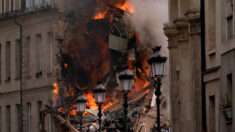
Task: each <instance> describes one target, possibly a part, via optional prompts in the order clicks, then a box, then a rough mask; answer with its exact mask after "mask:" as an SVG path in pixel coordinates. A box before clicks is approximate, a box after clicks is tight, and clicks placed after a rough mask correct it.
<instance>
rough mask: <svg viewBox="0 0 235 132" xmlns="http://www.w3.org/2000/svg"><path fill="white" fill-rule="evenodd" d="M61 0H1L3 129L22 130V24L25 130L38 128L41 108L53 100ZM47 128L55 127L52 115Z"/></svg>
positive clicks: (3, 131) (0, 123) (0, 128)
mask: <svg viewBox="0 0 235 132" xmlns="http://www.w3.org/2000/svg"><path fill="white" fill-rule="evenodd" d="M61 3H62V2H61V1H60V0H57V1H55V0H44V1H41V0H14V1H13V0H0V132H19V127H20V121H19V120H20V92H19V90H20V81H19V39H20V31H19V27H18V26H17V25H16V23H15V19H14V16H15V14H16V13H17V17H16V21H17V22H18V23H20V24H21V25H22V27H23V40H22V41H23V44H22V50H23V52H22V55H23V57H22V59H23V60H22V63H23V65H22V66H23V68H22V70H23V71H22V75H23V78H22V79H23V108H22V110H23V131H24V132H39V131H40V128H42V126H40V123H39V122H40V119H39V118H40V112H41V111H42V110H44V109H45V105H51V104H52V100H51V99H52V89H53V87H52V84H53V82H55V81H56V68H55V65H56V63H57V62H56V54H57V53H58V48H57V46H56V40H55V38H56V37H55V36H56V35H55V32H56V29H57V28H56V26H55V25H56V23H57V20H58V15H57V14H58V12H59V11H60V10H61V8H60V6H61ZM44 124H45V129H46V131H47V132H52V131H54V128H53V121H52V119H51V116H50V115H47V116H46V117H45V123H44Z"/></svg>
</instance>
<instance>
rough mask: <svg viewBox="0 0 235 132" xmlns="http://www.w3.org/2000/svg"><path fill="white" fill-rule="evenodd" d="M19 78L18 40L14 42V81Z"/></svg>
mask: <svg viewBox="0 0 235 132" xmlns="http://www.w3.org/2000/svg"><path fill="white" fill-rule="evenodd" d="M19 78H20V40H19V39H18V40H16V45H15V79H19Z"/></svg>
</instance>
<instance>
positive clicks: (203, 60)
mask: <svg viewBox="0 0 235 132" xmlns="http://www.w3.org/2000/svg"><path fill="white" fill-rule="evenodd" d="M200 6H201V9H200V19H201V84H202V129H203V131H206V130H207V124H206V89H205V83H204V81H203V80H204V74H203V73H204V72H205V71H206V56H205V1H204V0H200Z"/></svg>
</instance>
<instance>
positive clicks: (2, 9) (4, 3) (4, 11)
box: [2, 0, 5, 13]
mask: <svg viewBox="0 0 235 132" xmlns="http://www.w3.org/2000/svg"><path fill="white" fill-rule="evenodd" d="M4 1H5V0H2V13H4V12H5V11H4V4H5V3H4Z"/></svg>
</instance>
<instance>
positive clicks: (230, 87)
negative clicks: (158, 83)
mask: <svg viewBox="0 0 235 132" xmlns="http://www.w3.org/2000/svg"><path fill="white" fill-rule="evenodd" d="M182 2H183V3H182ZM185 5H189V6H185ZM231 5H234V1H233V0H231V1H229V0H227V1H225V0H205V57H206V62H205V63H206V64H205V65H206V70H205V71H204V72H203V83H204V84H205V100H204V103H205V104H206V108H205V109H206V111H204V112H206V118H205V119H206V131H207V132H234V131H235V129H234V126H235V125H233V124H234V123H233V122H234V121H232V123H230V124H229V123H226V121H225V118H224V115H223V112H222V111H221V107H220V106H221V104H222V101H221V100H222V99H221V98H222V97H223V96H224V95H225V94H226V93H227V94H230V96H231V97H230V101H231V102H233V103H232V107H233V120H234V115H235V114H234V113H235V111H234V102H235V101H234V97H232V95H234V91H235V90H234V82H235V80H234V77H233V74H234V64H233V62H234V58H235V57H234V49H235V44H234V41H235V39H234V38H235V37H234V36H235V21H234V18H233V17H232V18H231V17H229V16H231V15H232V16H234V14H235V10H234V9H233V8H231V7H232V6H231ZM199 6H200V1H199V0H193V1H190V2H189V1H187V0H178V1H175V0H170V1H169V16H170V23H171V26H169V25H168V26H166V27H165V34H166V35H167V36H168V38H169V40H168V43H169V56H170V58H169V59H170V82H169V83H170V94H171V109H172V110H171V120H172V130H173V132H178V131H180V132H182V131H184V130H183V129H182V128H185V127H186V126H185V124H183V123H180V121H181V120H184V121H186V120H187V118H189V117H192V122H194V125H193V127H194V130H192V131H200V130H199V129H198V128H197V127H198V126H199V128H200V127H201V126H202V122H200V118H201V117H197V116H202V115H200V113H202V111H200V109H201V110H202V108H201V107H200V106H201V105H202V102H200V100H201V97H202V96H200V95H201V94H202V93H201V92H200V90H202V89H201V85H202V84H201V82H200V78H201V76H200V74H201V66H200V64H199V63H200V58H201V55H200V52H201V48H200V45H201V42H200V34H198V35H196V36H195V35H193V34H192V31H194V28H193V27H192V26H193V23H192V22H195V21H194V20H193V19H191V18H190V16H191V15H192V11H193V10H197V9H200V8H199ZM187 12H188V13H187ZM185 13H186V14H185ZM187 14H188V15H187ZM185 15H186V16H188V17H186V18H185ZM179 19H181V20H182V19H186V20H189V25H190V28H189V29H188V31H187V32H189V34H184V35H185V36H186V37H189V42H186V43H185V42H184V43H185V45H182V43H181V42H179V41H176V40H177V39H180V38H182V37H181V36H182V35H181V36H180V34H182V33H181V31H180V30H179V28H177V22H178V21H179ZM190 19H191V20H192V21H190ZM172 24H173V25H172ZM199 24H200V22H199ZM173 29H174V30H173ZM184 35H183V36H184ZM189 46H191V48H189ZM195 53H196V54H195ZM183 54H184V55H183ZM182 55H183V56H182ZM185 56H187V57H185ZM188 56H191V58H190V57H188ZM180 57H181V58H180ZM181 59H182V60H184V61H181ZM188 61H191V64H192V65H187V62H188ZM188 64H190V63H188ZM182 66H184V67H183V68H182ZM190 69H191V70H190ZM181 70H183V71H184V72H186V74H184V77H183V78H184V79H181V77H180V76H181V74H182V71H181ZM187 71H188V72H187ZM189 71H191V72H189ZM180 80H181V81H180ZM182 84H183V85H182ZM187 85H188V86H187ZM189 86H190V87H189ZM182 95H183V96H182ZM188 95H191V96H189V97H188V98H186V97H187V96H188ZM195 97H196V98H195ZM182 100H183V101H182ZM181 102H188V103H189V106H185V107H183V106H182V105H183V104H182V103H181ZM184 108H185V109H190V108H193V109H191V112H192V113H193V114H194V115H197V116H192V115H191V114H192V113H187V112H186V110H184ZM189 111H190V110H189ZM182 114H184V116H182ZM201 121H202V119H201ZM188 123H189V124H190V120H189V122H188ZM189 128H190V126H189V127H188V129H189ZM200 129H201V128H200Z"/></svg>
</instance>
